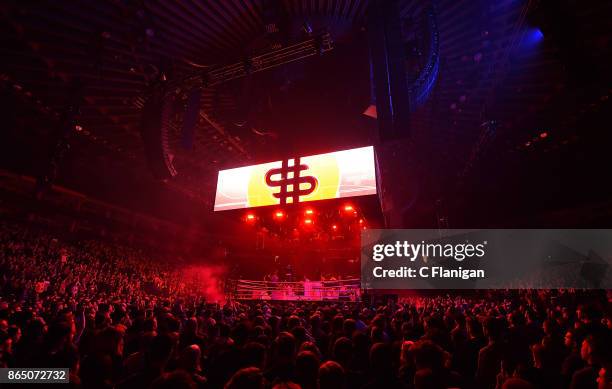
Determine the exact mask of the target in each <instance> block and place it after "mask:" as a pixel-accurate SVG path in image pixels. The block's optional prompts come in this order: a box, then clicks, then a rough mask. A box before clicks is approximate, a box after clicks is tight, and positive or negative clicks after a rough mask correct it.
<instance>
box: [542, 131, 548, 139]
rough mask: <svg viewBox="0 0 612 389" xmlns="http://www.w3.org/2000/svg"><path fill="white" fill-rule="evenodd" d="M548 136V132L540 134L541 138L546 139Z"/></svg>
mask: <svg viewBox="0 0 612 389" xmlns="http://www.w3.org/2000/svg"><path fill="white" fill-rule="evenodd" d="M547 136H548V132H541V133H540V138H542V139H544V138H546V137H547Z"/></svg>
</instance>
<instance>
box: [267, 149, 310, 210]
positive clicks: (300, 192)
mask: <svg viewBox="0 0 612 389" xmlns="http://www.w3.org/2000/svg"><path fill="white" fill-rule="evenodd" d="M293 161H294V163H293V165H292V166H289V160H286V159H285V160H283V162H282V166H281V167H280V168H277V169H270V170H268V172H267V173H266V184H268V186H270V187H275V186H278V187H279V188H280V190H279V192H277V193H273V194H272V196H274V197H276V198H277V199H279V201H280V204H287V199H291V202H293V203H297V202H299V201H300V196H305V195H309V194H311V193H312V192H314V191H315V189H316V188H317V183H318V182H317V179H316V178H315V177H313V176H301V175H300V174H301V173H302V171H304V170H308V165H304V164H301V163H300V158H295V159H294V160H293ZM276 175H280V178H277V179H276V180H273V179H272V176H276ZM290 175H291V177H290ZM300 184H308V188H306V189H303V188H302V187H301V185H300ZM289 186H291V190H289Z"/></svg>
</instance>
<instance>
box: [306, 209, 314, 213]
mask: <svg viewBox="0 0 612 389" xmlns="http://www.w3.org/2000/svg"><path fill="white" fill-rule="evenodd" d="M313 213H314V211H313V210H312V209H310V208H309V209H307V210H306V215H312V214H313Z"/></svg>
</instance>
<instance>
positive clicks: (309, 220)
mask: <svg viewBox="0 0 612 389" xmlns="http://www.w3.org/2000/svg"><path fill="white" fill-rule="evenodd" d="M304 224H308V225H312V219H306V220H304Z"/></svg>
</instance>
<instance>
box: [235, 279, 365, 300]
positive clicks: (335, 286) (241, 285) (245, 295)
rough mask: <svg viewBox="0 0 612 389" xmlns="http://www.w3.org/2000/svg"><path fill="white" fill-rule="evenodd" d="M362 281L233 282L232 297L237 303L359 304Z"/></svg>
mask: <svg viewBox="0 0 612 389" xmlns="http://www.w3.org/2000/svg"><path fill="white" fill-rule="evenodd" d="M360 285H361V284H360V280H359V279H358V278H356V279H348V280H333V281H298V282H284V281H254V280H230V282H229V288H228V289H229V290H228V292H229V294H230V295H231V296H232V297H233V298H234V299H236V300H276V301H360V298H361V287H360Z"/></svg>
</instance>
